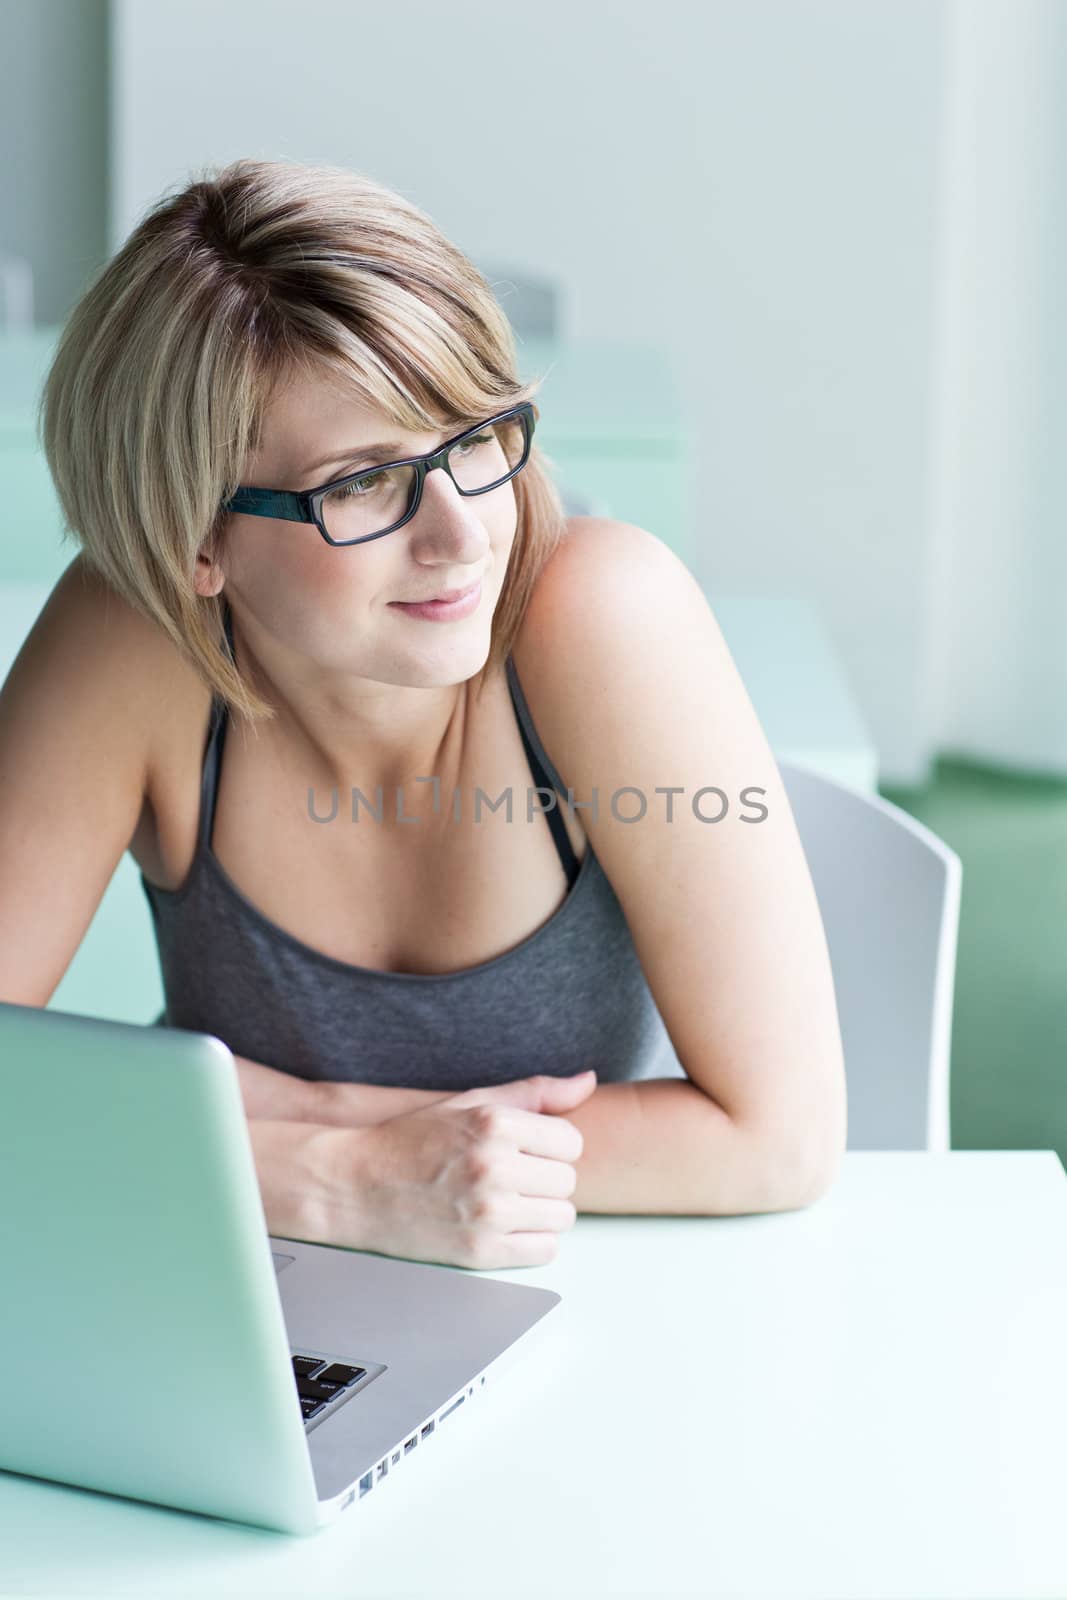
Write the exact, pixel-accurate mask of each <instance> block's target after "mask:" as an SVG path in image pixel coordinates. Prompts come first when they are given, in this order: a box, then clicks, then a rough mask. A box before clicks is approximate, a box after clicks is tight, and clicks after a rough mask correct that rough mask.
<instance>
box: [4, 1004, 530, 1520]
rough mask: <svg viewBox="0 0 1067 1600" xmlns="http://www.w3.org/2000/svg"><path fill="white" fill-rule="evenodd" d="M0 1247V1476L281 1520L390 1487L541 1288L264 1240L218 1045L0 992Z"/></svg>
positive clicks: (493, 1362)
mask: <svg viewBox="0 0 1067 1600" xmlns="http://www.w3.org/2000/svg"><path fill="white" fill-rule="evenodd" d="M0 1261H2V1264H3V1268H2V1270H3V1292H2V1300H0V1372H2V1374H3V1376H2V1379H0V1469H3V1470H4V1471H10V1472H18V1473H24V1474H29V1475H31V1476H33V1477H38V1478H48V1479H52V1480H57V1481H59V1482H61V1483H65V1484H75V1485H78V1486H81V1487H84V1488H89V1489H97V1490H104V1491H106V1492H108V1493H110V1494H115V1495H123V1496H127V1497H130V1498H133V1499H136V1500H145V1501H151V1502H156V1503H158V1504H161V1505H165V1506H173V1507H178V1508H181V1509H183V1510H186V1511H193V1512H199V1513H201V1514H204V1515H208V1516H212V1517H221V1518H227V1519H231V1520H235V1521H239V1522H247V1523H253V1524H256V1525H258V1526H260V1527H266V1528H274V1529H278V1530H279V1531H282V1532H286V1533H293V1534H310V1533H313V1532H314V1531H315V1530H316V1529H318V1528H320V1527H322V1526H324V1525H325V1524H326V1523H329V1522H331V1521H333V1520H334V1519H335V1518H336V1517H338V1516H340V1514H341V1513H342V1512H346V1511H349V1510H351V1509H353V1508H355V1507H360V1508H364V1509H363V1511H362V1513H361V1514H364V1515H366V1514H367V1512H368V1511H369V1510H370V1507H371V1506H372V1505H374V1504H376V1503H378V1497H380V1496H381V1495H382V1494H393V1493H401V1494H402V1493H404V1488H403V1485H404V1484H406V1483H407V1481H408V1478H409V1475H410V1474H411V1473H413V1472H417V1471H418V1466H417V1463H418V1461H419V1460H420V1459H421V1458H422V1455H423V1452H424V1451H426V1450H439V1449H442V1448H447V1447H448V1445H447V1440H448V1438H449V1436H451V1435H453V1434H454V1432H455V1430H457V1429H460V1428H463V1427H465V1426H467V1419H468V1418H469V1417H470V1415H471V1413H472V1411H473V1410H474V1408H475V1407H480V1406H481V1405H482V1403H483V1398H484V1397H485V1395H487V1394H488V1393H490V1392H491V1390H492V1387H493V1385H494V1383H495V1381H496V1379H497V1377H498V1376H499V1375H500V1374H501V1373H502V1372H504V1371H505V1370H506V1369H507V1368H508V1367H510V1366H511V1365H512V1364H513V1362H514V1361H515V1360H516V1359H517V1358H518V1357H520V1356H521V1355H522V1354H523V1352H525V1351H527V1350H528V1349H529V1347H530V1345H531V1343H533V1342H536V1341H537V1339H538V1338H539V1337H540V1336H541V1335H542V1334H543V1331H544V1328H545V1326H546V1317H547V1313H548V1312H550V1311H551V1310H552V1309H553V1308H554V1307H555V1306H556V1305H558V1303H559V1300H560V1296H559V1295H558V1294H555V1293H554V1292H552V1291H550V1290H547V1289H540V1288H535V1287H533V1286H531V1285H527V1284H519V1283H509V1282H504V1281H502V1280H501V1279H499V1278H490V1277H485V1276H483V1275H481V1274H478V1273H475V1272H469V1271H467V1270H465V1269H462V1268H457V1267H450V1266H443V1265H434V1264H432V1263H428V1262H414V1261H407V1260H401V1259H398V1258H395V1257H390V1256H384V1255H378V1254H375V1253H374V1252H370V1251H359V1250H348V1249H342V1248H339V1247H335V1246H331V1245H321V1244H314V1243H310V1242H307V1241H302V1240H299V1239H285V1238H276V1237H272V1236H271V1235H270V1234H269V1233H268V1230H267V1223H266V1218H265V1216H264V1213H263V1206H262V1202H261V1198H260V1192H259V1184H258V1179H257V1176H256V1169H255V1164H254V1161H253V1156H252V1147H251V1143H250V1140H249V1136H248V1127H247V1123H246V1120H245V1112H244V1106H243V1102H242V1099H241V1093H240V1088H239V1080H238V1076H237V1069H236V1066H235V1063H234V1059H233V1056H232V1054H231V1053H230V1051H229V1049H228V1048H227V1047H226V1045H225V1044H223V1043H222V1041H221V1040H220V1039H217V1038H215V1037H213V1036H212V1035H210V1034H204V1033H192V1032H188V1031H185V1030H182V1029H177V1028H168V1027H138V1026H136V1025H133V1024H129V1023H120V1022H106V1021H101V1020H97V1019H95V1018H89V1017H80V1016H73V1015H70V1014H68V1013H65V1012H60V1011H50V1010H46V1009H40V1008H37V1007H30V1006H21V1005H12V1004H9V1003H3V1002H0ZM509 1442H510V1441H509ZM397 1479H399V1480H400V1484H399V1485H398V1484H397V1482H396V1480H397ZM0 1492H2V1479H0ZM368 1497H370V1498H368Z"/></svg>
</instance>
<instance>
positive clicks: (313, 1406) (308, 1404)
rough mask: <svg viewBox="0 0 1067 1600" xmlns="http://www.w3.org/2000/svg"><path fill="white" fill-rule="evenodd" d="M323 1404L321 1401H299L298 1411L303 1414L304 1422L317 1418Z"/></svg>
mask: <svg viewBox="0 0 1067 1600" xmlns="http://www.w3.org/2000/svg"><path fill="white" fill-rule="evenodd" d="M324 1404H325V1402H324V1401H322V1400H301V1402H300V1409H301V1411H302V1412H303V1414H304V1421H305V1422H307V1420H308V1418H309V1417H314V1416H317V1415H318V1413H319V1412H320V1411H321V1410H322V1408H323V1405H324Z"/></svg>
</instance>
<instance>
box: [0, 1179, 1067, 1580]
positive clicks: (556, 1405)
mask: <svg viewBox="0 0 1067 1600" xmlns="http://www.w3.org/2000/svg"><path fill="white" fill-rule="evenodd" d="M1065 1269H1067V1178H1065V1175H1064V1170H1063V1167H1062V1166H1061V1164H1060V1162H1059V1159H1058V1157H1057V1156H1056V1155H1055V1154H1054V1153H1053V1152H1052V1151H1040V1152H1029V1151H1027V1152H1014V1151H1012V1152H986V1151H962V1152H954V1153H952V1154H949V1155H927V1154H923V1153H912V1152H906V1153H896V1152H892V1153H889V1152H881V1151H876V1152H860V1153H855V1152H853V1153H850V1154H849V1155H847V1156H846V1157H845V1163H844V1167H843V1168H842V1171H841V1174H840V1176H839V1178H838V1181H837V1183H836V1184H835V1185H834V1187H833V1188H832V1189H831V1190H830V1192H829V1194H827V1195H826V1196H824V1198H823V1199H822V1200H821V1201H819V1202H818V1203H817V1204H816V1205H814V1206H811V1207H808V1208H807V1209H806V1210H804V1211H796V1212H783V1213H780V1214H769V1215H765V1216H749V1217H686V1218H633V1217H594V1216H583V1217H579V1219H578V1223H577V1225H576V1227H575V1228H574V1230H573V1231H572V1232H570V1233H568V1234H566V1235H564V1236H563V1238H562V1241H561V1249H560V1253H559V1256H558V1258H557V1260H556V1261H555V1262H553V1263H552V1264H551V1265H550V1266H547V1267H542V1268H536V1269H526V1270H524V1271H521V1281H523V1282H526V1283H531V1284H543V1285H545V1286H546V1287H548V1288H552V1289H556V1290H558V1291H559V1292H560V1294H561V1295H562V1296H563V1299H562V1302H561V1304H560V1305H559V1306H558V1307H557V1308H556V1310H554V1311H553V1312H552V1313H551V1319H550V1325H547V1326H546V1333H545V1337H544V1340H543V1342H542V1343H541V1344H540V1345H539V1346H538V1347H537V1348H535V1349H532V1350H530V1351H529V1352H528V1355H527V1357H526V1358H525V1359H524V1360H521V1361H518V1362H516V1364H515V1366H514V1367H513V1368H512V1369H511V1371H510V1372H508V1373H507V1375H506V1376H505V1377H504V1379H503V1380H502V1382H501V1383H500V1385H499V1386H498V1387H497V1389H496V1391H495V1392H491V1391H490V1389H489V1387H488V1386H487V1387H486V1389H485V1390H484V1391H483V1392H482V1398H481V1399H480V1401H479V1403H478V1405H477V1406H472V1407H471V1408H470V1409H469V1410H468V1411H467V1413H466V1415H465V1414H464V1413H463V1412H461V1413H459V1417H460V1418H462V1420H461V1421H459V1423H458V1425H457V1426H455V1427H453V1426H452V1425H451V1424H445V1425H442V1426H441V1427H440V1428H439V1429H438V1430H437V1432H436V1433H435V1434H434V1435H433V1437H432V1438H431V1439H430V1440H429V1441H427V1443H426V1445H425V1448H424V1447H423V1446H422V1445H421V1444H420V1446H419V1447H418V1450H417V1451H416V1454H415V1456H413V1457H412V1458H411V1461H410V1462H409V1463H407V1464H406V1465H405V1466H404V1467H403V1469H401V1468H398V1469H397V1470H396V1471H395V1472H394V1473H393V1474H391V1475H390V1477H388V1478H387V1479H385V1480H384V1481H383V1482H382V1483H381V1484H378V1485H376V1486H375V1488H374V1489H373V1490H372V1491H371V1493H370V1494H369V1495H368V1496H367V1498H366V1499H365V1500H363V1501H358V1500H357V1502H356V1504H355V1506H354V1507H353V1509H352V1510H351V1511H350V1512H349V1513H347V1520H342V1521H341V1522H340V1523H338V1524H336V1525H335V1526H334V1527H332V1528H330V1529H327V1530H325V1531H324V1532H323V1533H322V1534H320V1535H317V1536H315V1537H314V1538H312V1539H311V1540H292V1541H290V1540H288V1539H287V1538H286V1537H285V1536H284V1535H278V1534H272V1533H269V1532H266V1531H261V1530H256V1529H251V1528H244V1527H239V1526H237V1525H235V1524H227V1523H223V1522H217V1521H211V1520H209V1519H205V1518H200V1517H195V1516H190V1515H187V1514H184V1513H181V1512H172V1511H162V1510H157V1509H155V1508H153V1507H148V1506H143V1505H139V1504H137V1503H135V1502H130V1501H120V1500H115V1499H112V1498H109V1497H108V1496H105V1495H100V1494H92V1493H87V1492H85V1491H83V1490H78V1489H69V1488H65V1487H60V1486H55V1485H51V1484H46V1483H42V1482H39V1481H37V1480H33V1479H29V1478H20V1477H16V1476H12V1475H5V1474H2V1473H0V1593H2V1594H4V1595H8V1594H12V1593H15V1594H20V1595H29V1594H34V1595H38V1594H49V1595H58V1594H62V1595H64V1596H74V1595H106V1596H108V1597H109V1600H117V1597H119V1596H125V1595H136V1596H138V1597H140V1600H145V1597H152V1600H154V1597H156V1596H178V1595H181V1596H183V1597H187V1596H189V1595H193V1594H195V1595H196V1596H197V1597H198V1600H208V1597H210V1596H215V1595H219V1596H222V1595H225V1596H227V1597H234V1596H245V1595H248V1596H256V1597H257V1600H268V1597H273V1596H283V1595H284V1596H286V1597H295V1596H300V1597H301V1600H312V1597H315V1596H327V1595H329V1596H341V1595H343V1596H357V1595H358V1596H364V1595H375V1596H384V1595H401V1594H403V1595H419V1596H422V1595H426V1596H430V1595H432V1596H440V1595H464V1596H470V1595H492V1596H494V1600H507V1597H509V1596H513V1595H536V1596H539V1597H546V1596H552V1597H555V1596H562V1595H568V1596H569V1595H581V1596H583V1597H595V1596H599V1595H608V1594H613V1595H617V1594H628V1595H647V1596H657V1597H658V1596H667V1595H696V1594H699V1595H707V1596H712V1595H714V1596H727V1595H728V1596H730V1597H732V1600H741V1597H750V1596H760V1597H770V1596H773V1597H774V1600H790V1597H794V1596H795V1597H801V1596H803V1597H805V1600H813V1597H816V1596H817V1597H818V1600H869V1597H870V1600H873V1597H875V1596H876V1597H877V1600H912V1597H914V1600H918V1597H922V1600H948V1597H952V1600H963V1597H966V1600H987V1597H988V1600H993V1597H995V1600H1008V1597H1010V1600H1029V1597H1031V1596H1063V1595H1064V1594H1067V1537H1065V1535H1064V1517H1063V1504H1064V1476H1063V1460H1062V1457H1063V1446H1064V1440H1065V1439H1067V1364H1065V1362H1064V1350H1067V1270H1065ZM493 1276H497V1277H504V1278H513V1279H514V1278H515V1276H516V1275H515V1274H514V1273H495V1274H493ZM27 1354H28V1355H29V1354H31V1352H27ZM11 1376H12V1375H10V1374H9V1375H8V1381H10V1380H11ZM161 1448H162V1446H161Z"/></svg>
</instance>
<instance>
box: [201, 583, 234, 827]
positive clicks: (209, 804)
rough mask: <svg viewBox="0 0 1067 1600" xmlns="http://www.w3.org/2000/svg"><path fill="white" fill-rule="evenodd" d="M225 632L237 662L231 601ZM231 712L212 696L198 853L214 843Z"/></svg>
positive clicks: (225, 611)
mask: <svg viewBox="0 0 1067 1600" xmlns="http://www.w3.org/2000/svg"><path fill="white" fill-rule="evenodd" d="M223 629H224V631H225V634H226V648H227V650H228V651H229V655H230V660H231V661H234V660H236V655H235V651H234V643H233V617H232V615H231V613H230V604H229V601H228V600H224V601H223ZM228 721H229V709H228V707H227V705H226V702H225V700H223V699H221V698H220V696H219V695H214V696H212V701H211V725H210V727H209V729H208V736H207V744H206V746H205V750H204V767H203V771H202V773H201V778H200V833H199V838H198V849H199V850H201V851H203V850H206V849H207V848H208V846H209V845H210V843H211V835H212V832H213V831H214V826H215V807H216V804H217V803H218V798H219V778H220V777H221V775H222V746H223V741H224V740H225V738H226V724H227V722H228Z"/></svg>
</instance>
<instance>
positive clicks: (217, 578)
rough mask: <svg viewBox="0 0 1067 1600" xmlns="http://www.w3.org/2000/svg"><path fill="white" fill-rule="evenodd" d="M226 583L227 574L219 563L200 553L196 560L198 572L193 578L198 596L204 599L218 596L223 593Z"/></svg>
mask: <svg viewBox="0 0 1067 1600" xmlns="http://www.w3.org/2000/svg"><path fill="white" fill-rule="evenodd" d="M225 582H226V574H225V573H224V572H223V570H222V568H221V566H219V564H218V562H217V561H215V560H213V559H212V557H211V556H208V555H204V554H203V553H202V552H201V553H199V554H198V555H197V558H196V572H195V574H194V576H193V583H194V585H195V587H196V592H197V594H198V595H202V596H203V597H204V599H210V598H211V596H212V595H216V594H218V593H219V592H220V591H221V589H222V586H223V584H224V583H225Z"/></svg>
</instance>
